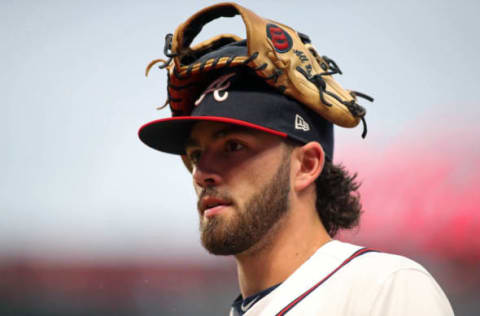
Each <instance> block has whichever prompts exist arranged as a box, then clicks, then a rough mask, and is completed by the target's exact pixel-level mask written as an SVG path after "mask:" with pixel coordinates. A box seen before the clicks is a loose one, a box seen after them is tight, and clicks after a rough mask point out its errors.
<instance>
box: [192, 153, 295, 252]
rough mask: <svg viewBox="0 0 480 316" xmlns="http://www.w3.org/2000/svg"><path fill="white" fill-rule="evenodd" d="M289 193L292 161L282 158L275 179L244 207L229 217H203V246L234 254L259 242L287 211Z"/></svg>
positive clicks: (224, 195) (223, 196) (215, 250)
mask: <svg viewBox="0 0 480 316" xmlns="http://www.w3.org/2000/svg"><path fill="white" fill-rule="evenodd" d="M289 192H290V160H289V159H283V160H282V164H281V165H280V166H279V167H278V169H277V171H276V173H275V175H274V176H273V177H272V179H270V181H269V182H268V183H267V184H266V185H265V186H263V187H262V188H261V189H260V190H259V191H258V192H257V193H256V194H254V195H253V196H252V197H251V198H250V199H249V200H248V201H247V202H246V203H245V208H244V209H243V210H241V209H238V208H236V212H235V213H234V214H233V216H232V217H231V218H230V219H225V218H221V217H220V216H214V217H212V218H210V219H208V220H204V219H203V218H202V217H201V218H200V232H201V241H202V245H203V247H205V249H207V251H208V252H210V253H211V254H214V255H235V254H240V253H242V252H244V251H246V250H248V249H250V248H252V246H254V245H258V243H259V241H261V240H262V239H265V238H266V236H267V234H268V232H269V231H271V230H272V228H273V227H274V226H275V224H276V223H278V222H279V220H280V219H281V218H282V217H283V216H284V214H285V213H286V212H287V210H288V194H289ZM205 193H208V194H209V195H210V194H211V195H214V196H218V197H222V198H224V199H226V200H231V199H230V196H229V195H227V194H221V193H220V192H218V191H216V189H215V188H207V189H205V192H204V194H205Z"/></svg>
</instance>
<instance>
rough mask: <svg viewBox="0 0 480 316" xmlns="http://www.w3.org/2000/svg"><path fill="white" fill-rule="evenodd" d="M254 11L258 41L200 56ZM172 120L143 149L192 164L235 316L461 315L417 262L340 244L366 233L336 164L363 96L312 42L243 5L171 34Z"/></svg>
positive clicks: (208, 243) (203, 224)
mask: <svg viewBox="0 0 480 316" xmlns="http://www.w3.org/2000/svg"><path fill="white" fill-rule="evenodd" d="M237 14H239V15H241V17H242V19H243V21H244V23H245V25H246V29H247V39H241V38H238V37H236V36H234V35H220V36H217V37H215V38H213V39H211V40H208V41H205V42H202V43H200V44H198V45H196V46H194V47H190V44H191V43H192V41H193V39H194V37H195V36H196V35H197V34H198V33H199V32H200V31H201V29H202V27H203V25H205V24H206V23H208V22H210V21H211V20H213V19H215V18H217V17H220V16H234V15H237ZM165 54H166V55H167V57H168V58H169V59H168V60H166V61H165V60H156V61H154V62H152V64H150V65H149V67H147V71H148V70H149V69H150V67H151V66H152V65H153V64H156V63H158V62H160V63H161V65H160V68H166V69H167V70H168V100H167V103H168V104H169V105H170V108H171V110H172V117H171V118H166V119H159V120H155V121H153V122H150V123H147V124H145V125H144V126H142V127H141V129H140V131H139V137H140V139H141V140H142V141H143V142H144V143H145V144H147V145H148V146H150V147H152V148H155V149H157V150H160V151H163V152H167V153H173V154H177V155H180V156H181V157H182V159H183V162H184V164H185V166H186V167H187V168H188V169H189V171H190V172H191V174H192V178H193V186H194V189H195V192H196V194H197V196H198V204H197V212H198V216H199V218H200V232H201V241H202V244H203V246H204V247H205V248H206V249H207V251H209V252H210V253H212V254H214V255H233V256H234V257H235V259H236V263H237V273H238V282H239V287H240V292H241V294H240V295H239V296H238V297H237V298H236V299H235V300H234V302H233V304H232V306H231V308H230V315H248V316H251V315H286V314H288V315H352V316H353V315H355V316H358V315H372V316H373V315H453V311H452V308H451V306H450V304H449V302H448V299H447V298H446V296H445V294H444V293H443V291H442V289H441V288H440V287H439V286H438V284H437V283H436V282H435V280H434V279H433V278H432V276H431V275H430V274H429V273H428V272H427V271H426V270H425V269H424V268H423V267H422V266H420V265H419V264H418V263H415V262H414V261H412V260H410V259H407V258H405V257H401V256H397V255H392V254H386V253H382V252H379V251H376V250H373V249H369V248H364V247H360V246H356V245H352V244H349V243H344V242H340V241H338V240H335V239H333V237H334V236H335V234H336V233H337V231H338V230H339V229H348V228H352V227H354V226H355V225H357V223H358V221H359V216H360V213H361V204H360V202H359V196H358V193H357V189H358V186H359V185H358V183H357V182H356V180H355V176H352V175H350V174H349V173H348V172H347V171H346V170H345V169H344V168H343V167H341V166H338V165H336V164H334V162H333V161H334V160H333V154H334V150H333V147H334V138H333V128H334V125H338V126H343V127H354V126H356V125H357V124H358V123H359V122H363V126H364V135H365V134H366V124H365V120H364V116H365V110H364V108H363V107H362V106H360V105H359V104H358V102H357V99H358V97H363V98H365V99H367V100H370V101H371V100H372V99H371V98H370V97H368V96H366V95H364V94H361V93H359V92H354V91H349V90H345V89H343V88H342V87H341V86H340V85H339V84H338V83H337V82H336V81H335V80H334V79H333V75H334V74H337V73H341V71H340V69H339V67H338V66H337V65H336V63H335V62H334V61H333V60H331V59H330V58H328V57H326V56H320V55H319V54H318V53H317V51H316V50H315V49H314V48H313V46H312V45H311V43H310V39H309V38H308V36H306V35H304V34H301V33H298V32H296V31H295V30H293V29H291V28H290V27H288V26H286V25H283V24H281V23H278V22H275V21H271V20H266V19H263V18H261V17H259V16H257V15H256V14H255V13H253V12H252V11H249V10H248V9H246V8H243V7H241V6H239V5H238V4H235V3H223V4H217V5H214V6H211V7H208V8H206V9H204V10H202V11H200V12H198V13H196V14H195V15H194V16H192V17H191V18H190V19H189V20H187V21H186V22H185V23H183V24H181V25H180V26H179V27H178V28H177V30H176V31H175V33H174V34H173V35H171V34H169V35H167V37H166V44H165Z"/></svg>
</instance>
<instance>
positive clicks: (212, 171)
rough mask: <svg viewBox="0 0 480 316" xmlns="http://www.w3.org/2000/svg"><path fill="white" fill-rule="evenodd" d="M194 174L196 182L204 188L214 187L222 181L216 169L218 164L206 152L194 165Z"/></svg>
mask: <svg viewBox="0 0 480 316" xmlns="http://www.w3.org/2000/svg"><path fill="white" fill-rule="evenodd" d="M192 175H193V180H194V182H195V184H196V185H198V186H200V187H202V188H206V187H214V186H217V185H219V184H220V183H221V176H220V174H219V172H218V170H216V164H215V162H214V161H211V159H209V158H208V156H207V154H206V153H204V154H203V155H202V157H201V158H200V160H199V161H198V163H197V164H196V165H194V166H193V169H192Z"/></svg>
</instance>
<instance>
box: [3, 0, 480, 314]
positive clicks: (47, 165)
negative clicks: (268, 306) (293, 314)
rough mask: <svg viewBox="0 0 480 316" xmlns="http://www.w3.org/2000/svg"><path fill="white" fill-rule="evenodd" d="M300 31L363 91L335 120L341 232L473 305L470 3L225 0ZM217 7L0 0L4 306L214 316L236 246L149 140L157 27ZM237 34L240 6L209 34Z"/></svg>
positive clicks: (458, 307)
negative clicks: (354, 210) (205, 237)
mask: <svg viewBox="0 0 480 316" xmlns="http://www.w3.org/2000/svg"><path fill="white" fill-rule="evenodd" d="M238 2H239V3H240V4H243V5H244V6H246V7H248V8H250V9H252V10H253V11H255V12H256V13H257V14H259V15H261V16H264V17H268V18H271V19H273V20H277V21H280V22H282V23H285V24H287V25H290V26H292V27H293V28H295V29H297V30H298V31H300V32H303V33H305V34H308V35H309V36H310V37H311V39H312V41H313V43H314V45H315V46H316V48H317V50H318V51H319V52H320V53H321V54H325V55H327V56H329V57H331V58H333V59H334V60H335V61H336V62H337V64H338V65H339V66H340V67H341V69H342V70H343V73H344V75H343V76H337V80H339V81H340V82H341V83H342V84H343V86H344V87H346V88H349V89H353V90H357V91H361V92H364V93H367V94H370V95H372V96H374V97H375V102H374V103H373V104H366V103H364V104H365V105H366V106H367V108H368V115H367V123H368V128H369V132H368V135H367V138H366V139H365V140H362V139H361V137H360V135H361V132H362V131H361V127H360V126H359V127H357V128H355V129H337V132H336V139H337V142H336V157H335V159H334V160H335V162H337V163H342V164H344V165H345V166H346V167H347V168H348V169H349V170H351V171H352V172H357V173H358V178H359V179H360V180H361V181H362V182H363V185H362V188H361V193H362V198H363V204H364V209H365V212H364V214H363V220H362V223H361V225H360V227H359V228H357V229H355V230H354V231H352V232H348V233H342V234H341V235H340V236H339V237H340V239H343V240H348V241H351V242H354V243H357V244H362V245H365V246H370V247H376V248H378V249H380V250H383V251H386V252H393V253H399V254H402V255H406V256H409V257H411V258H413V259H414V260H416V261H418V262H420V263H422V264H423V265H424V266H425V267H426V268H427V269H428V270H429V271H430V272H431V273H432V274H433V275H434V277H435V278H436V279H437V281H438V283H439V284H440V285H441V286H442V287H443V289H444V290H445V292H446V294H447V296H448V297H449V299H450V301H451V303H452V305H453V307H454V310H455V312H456V315H478V311H479V310H480V302H479V300H478V297H479V294H480V270H479V268H480V264H479V263H480V238H478V232H479V231H480V212H479V205H480V195H479V194H478V193H477V192H476V191H477V190H478V188H479V187H480V180H479V179H480V168H479V162H480V146H479V141H478V138H479V136H480V127H479V124H478V117H479V114H480V101H479V100H478V91H479V84H480V80H479V75H478V74H479V73H480V61H479V58H478V51H479V49H480V43H479V30H480V22H479V20H478V12H479V10H480V4H479V2H478V1H475V0H472V1H466V0H465V1H461V0H460V1H453V0H443V1H442V0H436V1H433V0H431V1H421V2H420V1H413V0H406V1H380V0H376V1H353V0H351V1H347V0H339V1H308V0H304V1H271V0H268V1H261V2H260V1H238ZM213 3H214V2H213V1H193V0H191V1H184V0H178V1H173V2H172V1H168V2H167V1H159V0H157V1H113V0H112V1H92V0H87V1H60V0H57V1H55V0H50V1H48V0H45V1H33V0H31V1H14V0H2V1H1V2H0V38H1V43H0V45H1V50H0V107H1V115H0V145H1V148H2V150H1V153H2V154H1V155H0V166H1V167H0V170H1V176H0V315H142V316H143V315H191V314H196V315H222V314H226V313H227V311H228V307H229V305H230V303H231V302H232V301H233V299H234V298H235V297H236V295H238V287H237V283H236V275H235V264H234V261H233V259H232V258H219V257H213V256H209V255H207V254H206V252H205V251H204V250H203V249H202V248H201V246H200V243H199V237H198V228H197V227H198V219H197V215H196V211H195V209H194V206H195V196H194V192H193V190H192V187H191V184H190V183H191V180H190V177H189V173H188V172H187V171H186V169H185V168H184V167H183V165H182V163H181V162H180V160H179V159H178V157H175V156H173V155H168V154H161V153H158V152H155V151H154V150H151V149H150V148H148V147H146V146H144V145H143V144H142V143H141V142H140V141H139V140H138V138H137V130H138V128H139V127H140V126H141V125H142V124H144V123H146V122H148V121H151V120H153V119H156V118H160V117H167V116H169V114H170V113H169V111H168V110H167V109H165V110H162V111H157V110H155V107H157V106H159V105H162V104H163V103H164V101H165V99H166V74H165V72H164V71H162V70H158V69H156V68H154V69H152V71H151V72H150V76H149V78H145V76H144V70H145V67H146V65H147V64H148V63H149V62H150V61H151V60H153V59H156V58H163V57H164V56H163V44H164V36H165V34H166V33H170V32H173V31H174V29H175V28H176V27H177V25H178V24H180V23H181V22H183V21H185V20H186V19H187V18H188V17H189V16H190V15H192V14H193V13H194V12H196V11H197V10H199V9H201V8H203V7H204V6H207V5H210V4H213ZM225 32H229V33H236V34H239V35H241V36H244V35H245V31H244V26H243V24H242V22H241V20H240V18H239V17H236V18H233V19H226V18H225V19H220V20H217V21H214V22H213V23H212V24H209V25H208V26H207V27H205V28H204V32H203V33H201V34H200V38H199V40H202V39H206V38H209V37H211V36H213V35H216V34H218V33H225Z"/></svg>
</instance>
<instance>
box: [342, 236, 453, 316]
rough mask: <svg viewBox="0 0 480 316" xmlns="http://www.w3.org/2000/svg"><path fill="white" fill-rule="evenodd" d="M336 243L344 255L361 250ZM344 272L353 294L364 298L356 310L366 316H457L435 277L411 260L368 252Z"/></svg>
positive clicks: (347, 266)
mask: <svg viewBox="0 0 480 316" xmlns="http://www.w3.org/2000/svg"><path fill="white" fill-rule="evenodd" d="M335 243H336V244H337V245H336V247H337V248H338V249H343V251H347V249H350V250H354V249H361V247H359V246H355V245H351V244H348V243H342V242H339V241H336V242H335ZM342 270H343V271H342V272H340V275H339V278H340V279H342V280H343V282H348V284H349V287H350V290H351V291H352V292H351V293H352V294H353V293H356V294H355V295H358V296H359V297H361V299H359V300H357V303H358V305H357V306H356V308H357V310H362V309H363V312H364V313H365V314H366V315H421V314H422V313H423V315H427V314H428V315H453V311H452V309H451V306H450V303H449V302H448V299H447V297H446V296H445V294H444V292H443V291H442V289H441V288H440V286H439V285H438V283H437V282H436V281H435V279H434V278H433V277H432V275H431V274H430V273H429V272H428V271H427V270H426V269H425V268H424V267H423V266H422V265H420V264H419V263H417V262H415V261H413V260H411V259H409V258H406V257H404V256H400V255H395V254H388V253H383V252H376V251H375V252H367V253H365V254H363V255H361V256H358V257H356V258H354V259H353V260H352V261H351V262H349V263H348V264H346V265H345V267H344V268H342ZM367 302H368V303H367ZM365 303H367V304H365Z"/></svg>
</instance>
